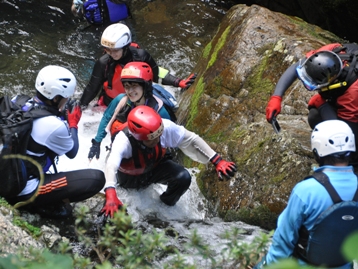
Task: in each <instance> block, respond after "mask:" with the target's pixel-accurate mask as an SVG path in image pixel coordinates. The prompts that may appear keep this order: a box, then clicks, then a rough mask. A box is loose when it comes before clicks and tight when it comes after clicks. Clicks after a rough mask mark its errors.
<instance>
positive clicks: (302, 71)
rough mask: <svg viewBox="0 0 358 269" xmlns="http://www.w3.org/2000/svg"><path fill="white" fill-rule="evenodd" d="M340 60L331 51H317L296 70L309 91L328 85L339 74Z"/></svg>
mask: <svg viewBox="0 0 358 269" xmlns="http://www.w3.org/2000/svg"><path fill="white" fill-rule="evenodd" d="M342 68H343V64H342V60H341V58H339V56H338V55H337V54H336V53H334V52H332V51H319V52H316V53H315V54H312V55H311V56H310V57H309V58H307V60H306V61H304V63H303V64H300V65H299V66H298V67H297V69H296V71H297V75H298V78H299V79H300V80H301V81H302V82H303V84H304V86H305V87H306V89H307V90H309V91H314V90H318V89H320V88H323V87H326V86H328V85H329V84H330V83H332V82H333V81H334V80H336V79H337V77H338V76H339V75H340V74H341V71H342Z"/></svg>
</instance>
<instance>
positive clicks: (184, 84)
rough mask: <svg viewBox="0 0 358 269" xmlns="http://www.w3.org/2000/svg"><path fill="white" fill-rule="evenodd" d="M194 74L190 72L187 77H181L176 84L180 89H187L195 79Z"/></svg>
mask: <svg viewBox="0 0 358 269" xmlns="http://www.w3.org/2000/svg"><path fill="white" fill-rule="evenodd" d="M196 75H197V74H195V73H193V74H190V75H189V77H187V78H186V79H181V80H180V81H179V83H178V86H179V87H180V88H182V89H185V90H187V89H188V88H189V87H190V86H191V84H193V83H194V81H195V79H196Z"/></svg>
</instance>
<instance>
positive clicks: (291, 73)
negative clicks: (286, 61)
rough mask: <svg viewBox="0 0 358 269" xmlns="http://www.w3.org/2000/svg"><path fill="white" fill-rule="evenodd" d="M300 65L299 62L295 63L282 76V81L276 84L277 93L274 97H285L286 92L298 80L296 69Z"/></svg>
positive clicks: (275, 92)
mask: <svg viewBox="0 0 358 269" xmlns="http://www.w3.org/2000/svg"><path fill="white" fill-rule="evenodd" d="M298 65H299V62H297V63H294V64H293V65H291V66H290V67H289V68H287V69H286V71H285V72H284V73H283V74H282V76H281V77H280V79H279V80H278V82H277V84H276V88H275V91H274V93H273V95H275V96H281V97H282V96H283V95H284V94H285V91H286V90H287V89H288V88H289V87H290V86H291V85H292V83H293V82H294V81H295V80H296V79H297V73H296V67H297V66H298Z"/></svg>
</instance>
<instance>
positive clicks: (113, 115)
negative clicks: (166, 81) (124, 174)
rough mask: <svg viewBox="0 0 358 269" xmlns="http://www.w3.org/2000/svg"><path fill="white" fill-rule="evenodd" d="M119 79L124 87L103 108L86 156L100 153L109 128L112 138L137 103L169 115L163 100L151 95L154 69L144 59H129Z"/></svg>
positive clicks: (161, 114)
mask: <svg viewBox="0 0 358 269" xmlns="http://www.w3.org/2000/svg"><path fill="white" fill-rule="evenodd" d="M121 81H122V83H123V87H124V89H125V91H126V93H125V94H119V95H118V96H117V97H116V98H114V99H113V100H112V101H111V102H110V104H109V106H108V107H107V109H106V110H105V112H104V114H103V117H102V119H101V122H100V124H99V127H98V130H97V135H96V137H95V138H94V139H92V146H91V148H90V151H89V153H88V159H89V160H92V159H93V157H96V158H97V159H98V158H99V156H100V148H101V142H102V140H103V139H104V138H105V137H106V135H107V130H109V131H110V133H111V137H112V140H113V138H114V136H115V135H116V134H117V133H118V132H119V131H121V130H122V129H123V128H124V127H125V123H126V122H127V116H128V114H129V112H130V111H131V110H132V109H133V108H134V107H136V106H138V105H147V106H150V107H152V108H154V109H155V110H156V111H158V113H159V115H160V116H161V117H162V118H164V119H170V115H169V113H168V111H167V110H166V108H165V107H164V106H163V101H162V100H161V99H160V98H158V97H156V96H155V95H153V87H155V86H158V87H160V86H159V85H155V86H153V85H152V81H153V72H152V69H151V67H150V66H149V64H147V63H145V62H130V63H128V64H126V65H125V66H124V67H123V70H122V73H121Z"/></svg>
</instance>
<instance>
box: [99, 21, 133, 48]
mask: <svg viewBox="0 0 358 269" xmlns="http://www.w3.org/2000/svg"><path fill="white" fill-rule="evenodd" d="M131 42H132V34H131V31H130V30H129V28H128V27H127V26H126V25H124V24H123V23H115V24H111V25H110V26H108V27H107V28H106V29H105V30H104V32H103V34H102V37H101V45H102V46H103V47H106V48H110V49H121V48H123V47H125V46H127V45H129V44H130V43H131Z"/></svg>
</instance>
